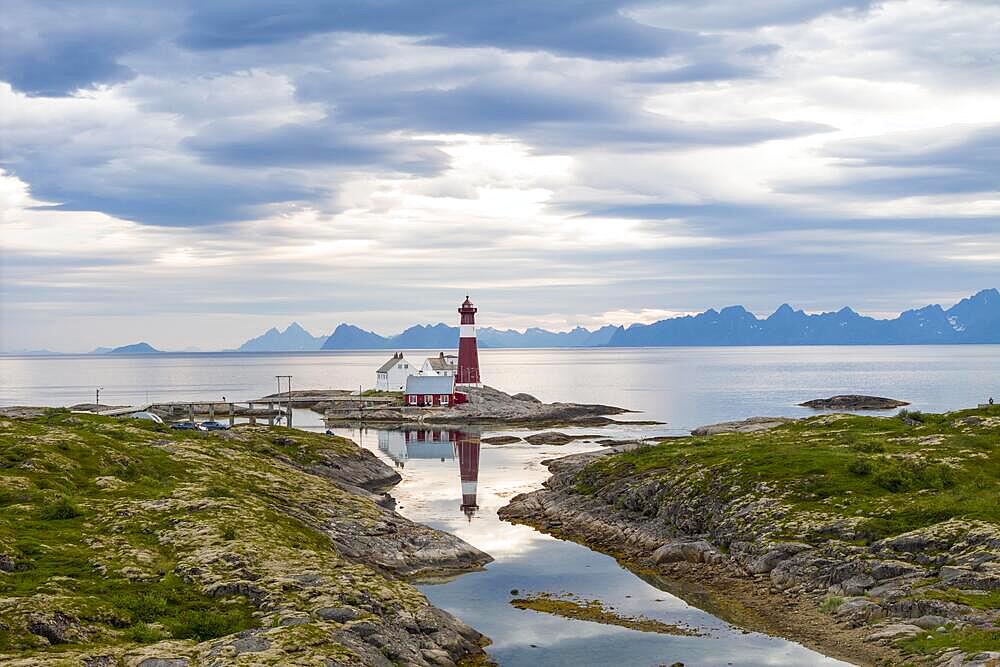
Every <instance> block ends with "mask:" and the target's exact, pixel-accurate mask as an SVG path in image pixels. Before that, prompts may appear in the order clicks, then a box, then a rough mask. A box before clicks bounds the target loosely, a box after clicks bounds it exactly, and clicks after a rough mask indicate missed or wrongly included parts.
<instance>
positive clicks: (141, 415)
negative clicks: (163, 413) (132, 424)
mask: <svg viewBox="0 0 1000 667" xmlns="http://www.w3.org/2000/svg"><path fill="white" fill-rule="evenodd" d="M128 418H129V419H145V420H146V421H151V422H154V423H156V424H162V423H163V420H162V419H160V415H158V414H156V413H154V412H133V413H132V414H130V415H129V416H128Z"/></svg>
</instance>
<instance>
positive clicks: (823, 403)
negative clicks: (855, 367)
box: [799, 394, 909, 410]
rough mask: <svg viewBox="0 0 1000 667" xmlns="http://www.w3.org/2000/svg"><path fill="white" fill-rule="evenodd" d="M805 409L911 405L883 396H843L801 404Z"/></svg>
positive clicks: (846, 408) (848, 408)
mask: <svg viewBox="0 0 1000 667" xmlns="http://www.w3.org/2000/svg"><path fill="white" fill-rule="evenodd" d="M799 405H801V406H802V407H804V408H813V409H815V410H890V409H892V408H901V407H903V406H904V405H909V403H907V402H906V401H897V400H896V399H894V398H884V397H882V396H864V395H861V394H842V395H840V396H831V397H830V398H815V399H813V400H811V401H806V402H805V403H799Z"/></svg>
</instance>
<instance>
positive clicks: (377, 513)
mask: <svg viewBox="0 0 1000 667" xmlns="http://www.w3.org/2000/svg"><path fill="white" fill-rule="evenodd" d="M30 414H31V413H29V412H26V411H23V410H19V411H16V412H10V413H5V414H3V415H0V459H2V463H3V466H2V469H0V502H2V504H3V506H4V508H5V510H4V513H3V515H2V516H0V662H2V663H3V664H5V665H17V666H19V667H21V666H23V667H27V666H28V665H32V666H34V665H53V666H54V665H67V664H78V665H85V666H86V667H106V666H107V667H110V666H119V665H124V666H128V667H188V666H190V667H194V666H195V665H249V664H282V665H285V664H289V665H294V664H303V665H304V664H324V665H331V666H332V665H359V664H360V665H378V666H383V665H385V666H388V665H392V664H400V663H403V664H408V665H411V664H412V665H458V664H465V663H468V662H476V664H483V662H484V661H485V660H486V657H485V653H484V652H483V650H482V647H483V646H484V645H486V644H487V643H488V640H487V639H486V638H485V637H484V636H483V635H481V634H480V633H479V632H477V631H476V630H474V629H472V628H471V627H469V626H468V625H466V624H465V623H463V622H462V621H460V620H459V619H457V618H455V617H453V616H451V615H450V614H448V613H446V612H444V611H442V610H440V609H437V608H435V607H433V606H432V605H431V604H430V603H429V602H428V601H427V599H426V598H425V597H424V596H423V595H422V594H421V593H420V592H419V591H417V589H415V588H414V587H413V586H412V585H411V584H410V583H408V581H409V580H411V579H412V578H414V577H426V576H437V575H447V574H455V573H458V572H464V571H468V570H470V569H477V568H480V567H482V566H483V565H485V564H486V563H488V562H489V561H490V560H492V559H491V558H490V556H489V555H487V554H485V553H483V552H481V551H479V550H478V549H476V548H474V547H472V546H471V545H469V544H467V543H466V542H464V541H462V540H461V539H459V538H457V537H455V536H453V535H450V534H448V533H445V532H442V531H438V530H435V529H432V528H429V527H427V526H424V525H421V524H417V523H414V522H412V521H409V520H408V519H405V518H404V517H402V516H400V515H398V514H396V513H395V512H394V511H392V510H391V509H389V508H388V507H385V506H384V505H386V503H385V497H384V496H383V495H382V494H383V492H384V491H385V490H387V489H388V488H391V486H392V485H394V484H395V483H397V482H398V481H399V476H398V474H397V473H396V472H395V471H393V470H392V469H391V468H389V467H388V466H386V465H385V464H384V463H382V462H381V461H380V460H379V459H378V458H377V457H375V456H374V455H373V454H371V453H370V452H368V451H367V450H364V449H362V448H360V447H358V446H356V445H355V444H354V443H352V442H350V441H348V440H345V439H341V438H331V437H328V436H322V435H318V434H311V433H306V432H303V431H294V430H291V429H273V428H272V429H267V428H263V427H250V426H241V427H237V428H235V429H233V430H231V431H226V432H217V433H199V432H177V431H170V430H169V429H165V428H164V427H162V426H157V425H154V424H151V423H141V422H137V421H135V420H127V421H126V420H122V421H119V420H113V419H108V418H102V417H96V416H90V415H78V414H70V413H68V412H67V411H49V412H45V413H44V414H41V415H38V414H37V413H35V415H36V416H33V417H31V416H28V417H25V415H30ZM53 489H58V491H55V490H53ZM40 544H41V545H44V548H41V549H40V548H39V546H38V545H40Z"/></svg>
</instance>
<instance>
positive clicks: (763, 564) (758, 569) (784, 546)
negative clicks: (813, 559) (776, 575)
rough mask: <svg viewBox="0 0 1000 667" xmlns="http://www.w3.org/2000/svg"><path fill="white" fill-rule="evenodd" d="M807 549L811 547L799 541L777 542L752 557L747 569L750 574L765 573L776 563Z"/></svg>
mask: <svg viewBox="0 0 1000 667" xmlns="http://www.w3.org/2000/svg"><path fill="white" fill-rule="evenodd" d="M809 549H812V547H811V546H809V545H808V544H803V543H801V542H778V543H776V544H774V545H773V546H772V548H771V549H769V550H768V551H767V552H766V553H764V554H763V555H762V556H760V557H758V558H756V559H754V560H753V561H752V562H751V563H750V564H749V565H748V566H747V570H748V571H749V572H750V573H751V574H767V573H768V572H770V571H771V570H773V569H774V568H775V567H777V566H778V563H780V562H782V561H784V560H788V559H789V558H791V557H792V556H795V555H796V554H799V553H802V552H803V551H808V550H809Z"/></svg>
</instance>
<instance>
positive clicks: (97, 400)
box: [94, 387, 104, 405]
mask: <svg viewBox="0 0 1000 667" xmlns="http://www.w3.org/2000/svg"><path fill="white" fill-rule="evenodd" d="M102 389H104V387H98V388H97V391H96V392H95V394H94V403H95V404H96V405H100V404H101V390H102Z"/></svg>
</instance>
